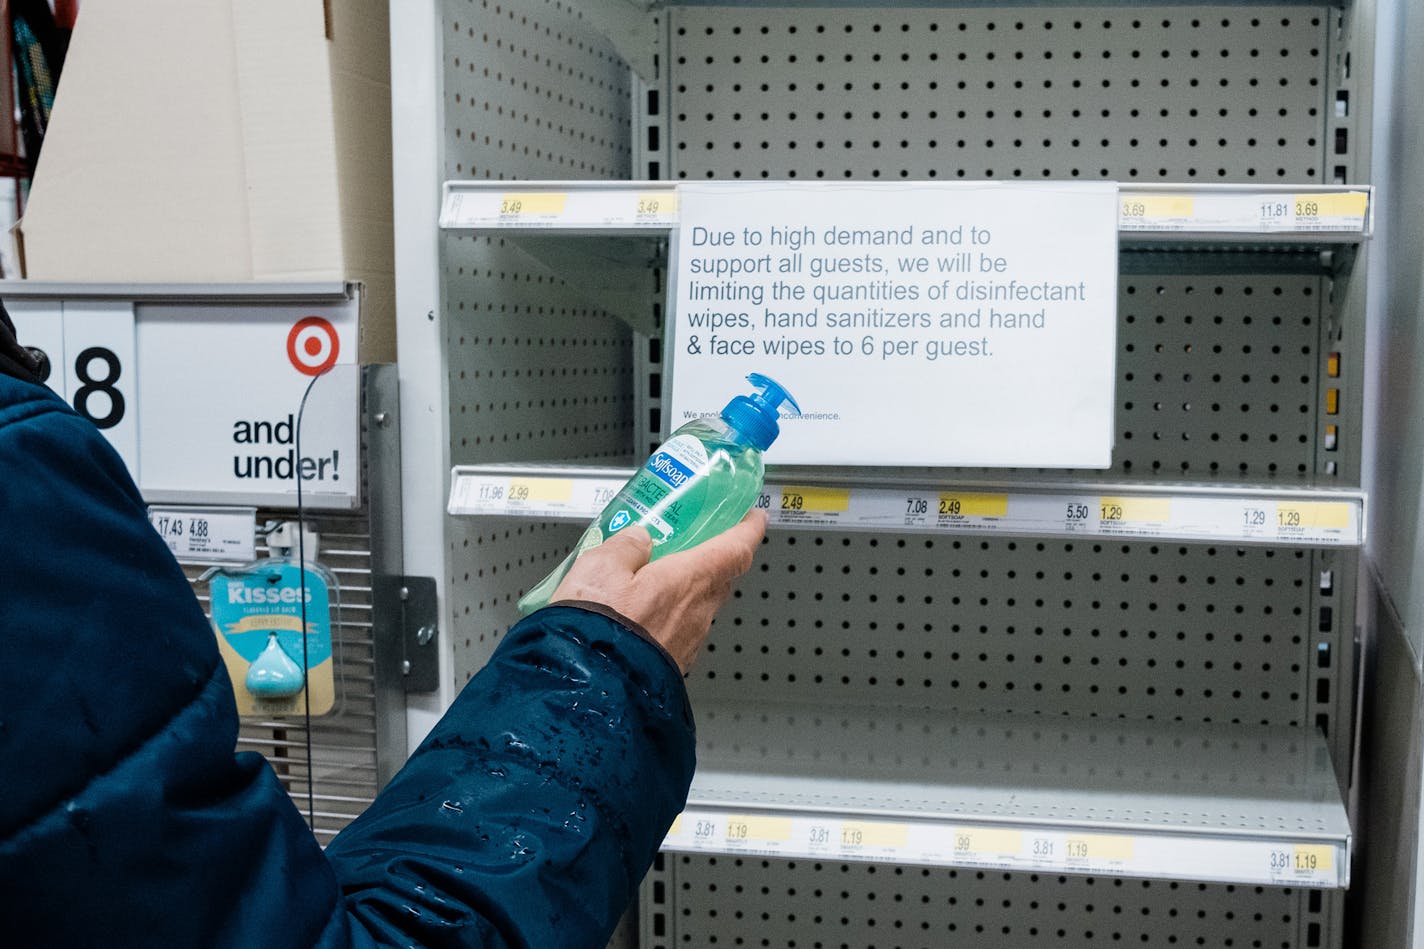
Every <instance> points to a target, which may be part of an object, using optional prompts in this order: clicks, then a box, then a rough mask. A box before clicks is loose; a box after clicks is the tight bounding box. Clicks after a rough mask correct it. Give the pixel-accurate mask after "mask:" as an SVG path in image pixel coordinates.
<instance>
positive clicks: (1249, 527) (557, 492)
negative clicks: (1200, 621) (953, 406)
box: [448, 466, 1365, 547]
mask: <svg viewBox="0 0 1424 949" xmlns="http://www.w3.org/2000/svg"><path fill="white" fill-rule="evenodd" d="M631 476H632V472H631V471H629V470H627V469H612V468H588V469H584V468H573V467H569V468H517V469H516V468H501V467H499V466H459V467H456V468H455V469H454V470H453V471H452V473H451V478H450V502H449V507H448V510H449V513H450V514H452V515H475V516H497V517H530V518H546V519H569V520H577V521H586V520H590V519H592V518H593V517H594V516H596V515H597V514H598V513H599V512H600V511H602V510H603V506H604V505H605V504H607V503H608V502H609V501H610V500H612V498H613V496H614V495H615V494H617V493H618V489H619V488H621V487H622V486H623V484H624V482H626V481H627V480H628V478H629V477H631ZM756 505H757V506H758V507H760V508H763V509H765V510H766V511H767V514H768V516H769V518H770V521H769V523H770V526H772V527H774V528H788V529H801V530H804V529H814V528H827V529H833V530H893V531H914V532H929V533H996V534H1004V535H1010V536H1013V535H1045V536H1053V537H1078V536H1083V537H1119V538H1125V539H1126V538H1131V539H1148V540H1153V539H1160V540H1197V541H1228V542H1240V543H1264V544H1285V545H1290V546H1315V547H1358V546H1360V545H1361V544H1362V543H1363V542H1364V523H1365V520H1364V497H1363V495H1361V494H1359V493H1357V492H1348V491H1329V492H1325V491H1319V492H1311V493H1302V492H1277V491H1271V490H1262V491H1260V492H1252V491H1250V490H1248V489H1242V490H1240V491H1230V490H1222V491H1220V492H1216V491H1213V492H1210V493H1207V492H1193V491H1187V490H1185V489H1181V490H1179V489H1174V488H1152V489H1147V490H1144V489H1143V488H1141V487H1140V486H1133V488H1132V489H1131V490H1127V489H1124V488H1123V487H1121V486H1116V487H1114V486H1080V485H1075V486H1072V487H1070V488H1064V489H1052V490H1050V489H1044V488H1041V487H1037V486H1035V487H1034V488H1032V489H1024V490H1019V489H1013V490H994V489H983V488H978V487H975V488H972V489H958V488H953V487H942V488H935V487H924V486H915V487H896V486H881V485H821V484H797V483H795V482H791V481H787V482H783V483H769V484H767V485H766V486H765V487H764V488H763V489H762V492H761V494H760V496H759V497H758V499H757V501H756Z"/></svg>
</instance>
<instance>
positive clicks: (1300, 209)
mask: <svg viewBox="0 0 1424 949" xmlns="http://www.w3.org/2000/svg"><path fill="white" fill-rule="evenodd" d="M1292 202H1293V211H1294V212H1295V219H1296V224H1297V225H1298V226H1300V227H1303V228H1309V227H1312V226H1329V227H1343V228H1349V229H1354V228H1358V227H1362V226H1363V225H1364V222H1365V212H1366V210H1367V209H1368V207H1369V198H1368V197H1367V196H1366V195H1365V193H1364V192H1362V191H1345V192H1336V193H1332V194H1298V195H1296V196H1295V197H1294V198H1293V199H1292Z"/></svg>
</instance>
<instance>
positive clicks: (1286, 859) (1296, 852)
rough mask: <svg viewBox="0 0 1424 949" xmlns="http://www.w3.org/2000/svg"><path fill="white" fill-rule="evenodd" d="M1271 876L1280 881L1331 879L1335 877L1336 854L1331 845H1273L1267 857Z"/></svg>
mask: <svg viewBox="0 0 1424 949" xmlns="http://www.w3.org/2000/svg"><path fill="white" fill-rule="evenodd" d="M1267 871H1268V873H1269V875H1270V878H1271V879H1273V880H1278V881H1282V882H1285V881H1313V880H1317V879H1320V880H1325V881H1330V880H1333V879H1334V878H1335V872H1334V871H1335V854H1334V852H1333V851H1332V849H1331V848H1330V847H1326V846H1320V845H1311V844H1304V845H1300V846H1295V847H1273V848H1271V850H1270V853H1269V855H1268V857H1267Z"/></svg>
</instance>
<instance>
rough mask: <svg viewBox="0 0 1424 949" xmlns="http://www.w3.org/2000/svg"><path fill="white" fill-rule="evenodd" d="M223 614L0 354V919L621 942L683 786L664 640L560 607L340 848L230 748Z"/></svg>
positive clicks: (507, 645) (265, 936) (251, 936)
mask: <svg viewBox="0 0 1424 949" xmlns="http://www.w3.org/2000/svg"><path fill="white" fill-rule="evenodd" d="M237 726H238V719H237V714H236V708H235V705H234V702H233V697H232V687H231V684H230V683H229V681H228V677H227V673H226V670H225V669H224V668H223V666H222V663H221V662H220V660H219V657H218V653H217V647H216V643H215V641H214V636H213V633H212V630H211V627H210V625H209V624H208V621H207V619H206V617H205V616H204V615H203V613H202V610H201V609H200V607H199V606H198V603H197V601H196V599H195V598H194V597H193V595H192V591H191V589H190V588H189V586H188V582H187V580H186V579H185V578H184V577H183V574H182V571H181V570H180V569H179V568H178V565H177V564H176V563H175V562H174V560H173V558H172V556H171V555H170V554H169V553H168V550H167V548H166V547H165V546H164V544H163V542H162V541H161V540H160V539H159V538H158V536H157V535H156V534H155V533H154V532H153V531H152V530H151V529H150V528H149V525H148V522H147V517H146V514H145V511H144V507H143V502H142V500H141V499H140V497H139V495H138V492H137V490H136V489H135V488H134V486H133V484H132V482H131V481H130V480H129V477H128V474H127V472H126V471H125V470H124V467H123V465H122V463H121V462H120V461H119V460H118V458H117V456H115V455H114V453H113V452H112V451H111V450H110V449H109V446H108V444H107V443H106V442H105V441H104V439H103V437H102V436H101V435H100V434H99V433H98V432H97V431H95V430H94V428H93V427H92V426H91V425H89V423H87V422H85V421H84V420H82V419H80V418H78V417H77V416H75V415H74V414H73V413H72V412H71V411H70V410H69V409H68V408H67V407H66V406H64V404H63V403H62V402H60V401H59V400H58V399H56V398H54V397H53V396H52V395H51V394H49V393H48V392H47V391H46V390H43V389H41V388H39V387H37V386H33V385H29V384H26V383H20V382H17V381H15V380H13V379H10V378H8V377H5V376H3V375H0V915H3V916H4V918H5V926H6V937H5V938H6V940H11V939H13V940H14V942H15V944H16V945H26V946H88V945H163V946H168V947H188V946H192V947H199V946H201V947H204V949H208V947H221V946H235V947H236V946H242V947H246V946H263V947H270V949H279V947H288V946H290V947H303V949H305V947H311V946H321V947H329V949H343V947H347V946H362V947H369V946H402V947H407V946H413V947H421V946H425V947H437V946H440V947H443V946H461V947H471V946H494V947H503V946H509V947H516V946H537V947H552V946H559V947H580V946H589V947H595V946H600V947H601V946H602V945H603V943H604V942H605V941H606V939H607V936H608V934H609V933H610V932H611V931H612V929H613V928H614V926H615V924H616V922H617V920H618V917H619V915H620V913H621V912H622V910H623V909H624V908H625V906H626V905H627V903H628V901H629V899H630V898H631V896H632V894H633V890H634V887H635V886H636V884H637V881H638V880H639V878H640V877H641V876H642V875H643V873H645V872H646V870H647V868H648V866H649V864H650V863H651V861H652V859H653V856H654V854H655V852H656V850H657V847H658V845H659V843H660V841H661V838H662V835H663V834H664V833H665V831H666V829H667V827H668V826H669V825H670V824H671V822H672V820H673V817H674V816H675V815H676V813H677V812H678V811H679V810H680V809H681V806H682V804H683V803H684V801H685V795H686V791H687V787H688V785H689V783H690V781H691V774H692V769H693V736H692V720H691V715H690V712H689V710H688V707H687V702H686V694H685V691H684V689H683V684H682V680H681V677H680V676H679V675H678V673H677V671H676V669H675V667H674V666H673V665H672V663H671V661H670V660H669V659H668V658H667V657H666V655H665V654H663V653H661V651H660V650H659V649H658V648H657V647H655V646H653V645H651V644H650V643H648V642H646V641H645V640H644V639H642V638H640V637H639V636H637V635H635V634H634V633H633V632H631V631H630V630H629V629H628V628H627V627H626V626H624V625H623V624H621V623H619V622H616V621H615V620H613V619H610V618H608V617H605V616H602V615H599V614H597V613H594V612H590V611H587V610H582V609H576V608H570V607H556V608H551V609H546V610H543V611H541V612H539V613H537V614H535V615H534V616H532V617H530V618H529V619H527V620H525V621H524V622H522V623H520V624H519V625H518V626H516V627H515V628H514V629H512V630H511V631H510V632H509V633H508V634H507V636H506V637H505V640H504V642H503V643H502V644H501V645H500V647H499V649H498V650H497V651H496V652H495V654H494V656H493V658H492V660H491V661H490V663H489V664H488V666H487V667H486V668H485V669H484V670H483V671H481V672H480V673H478V674H477V675H476V676H475V677H474V679H473V680H472V681H471V682H470V683H469V684H467V686H466V687H465V689H464V691H463V692H462V693H461V695H460V696H459V697H458V698H457V699H456V701H455V703H454V705H453V707H452V708H451V709H450V710H449V712H448V713H447V714H446V716H445V717H444V719H443V720H442V721H441V722H440V723H439V724H438V725H437V726H436V728H435V730H434V731H433V733H432V734H431V735H430V737H429V738H428V739H427V741H426V742H425V743H424V744H423V745H422V746H421V747H420V748H419V749H418V750H417V752H416V753H415V755H413V756H412V758H411V760H410V761H409V762H408V763H407V765H406V767H405V768H404V770H402V771H401V773H400V774H399V775H398V776H397V777H396V778H395V780H394V781H393V782H392V783H391V785H390V786H389V787H388V788H387V789H385V790H384V791H383V792H382V793H381V794H380V796H379V797H378V799H377V800H376V802H375V804H374V805H373V806H372V807H371V808H370V809H369V810H368V812H367V813H366V814H365V815H363V816H362V817H361V818H359V819H358V820H357V821H356V822H354V823H353V824H352V825H351V826H350V827H348V828H347V829H346V830H345V831H344V832H343V833H342V834H340V835H339V836H338V837H337V838H336V840H335V841H333V842H332V844H331V845H330V846H329V847H328V848H327V852H326V854H325V855H323V853H322V851H321V849H320V848H319V847H318V846H317V844H316V841H315V839H314V837H313V836H312V834H311V832H310V831H309V830H308V829H307V827H306V826H305V823H304V822H303V819H302V817H301V815H300V813H299V812H298V810H297V809H296V807H295V806H294V805H293V804H292V802H291V801H290V800H289V799H288V797H287V795H286V794H285V792H284V791H283V789H282V787H281V785H280V784H279V782H278V781H277V779H276V777H275V775H274V774H273V773H272V770H271V769H270V768H269V767H268V766H267V764H266V763H265V762H264V761H263V760H262V759H261V758H260V757H259V756H257V755H254V754H251V753H248V754H238V755H234V753H233V748H234V747H235V744H236V738H237Z"/></svg>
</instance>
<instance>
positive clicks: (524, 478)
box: [448, 468, 632, 521]
mask: <svg viewBox="0 0 1424 949" xmlns="http://www.w3.org/2000/svg"><path fill="white" fill-rule="evenodd" d="M631 476H632V472H618V473H613V474H602V475H594V476H590V475H586V474H584V475H578V476H569V475H538V474H514V473H510V474H501V473H491V472H489V471H488V470H476V471H471V470H469V469H461V468H456V469H455V471H454V473H453V474H452V476H451V478H450V504H449V507H448V510H449V512H450V513H451V514H456V515H459V514H472V515H484V516H493V517H534V518H553V519H570V520H578V521H587V520H592V519H593V518H594V517H595V516H596V515H597V514H598V512H600V511H602V510H603V508H604V506H605V505H606V504H607V503H608V502H609V501H611V500H613V496H614V495H615V494H617V493H618V489H619V488H621V487H623V484H624V482H626V481H627V480H628V478H629V477H631Z"/></svg>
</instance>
